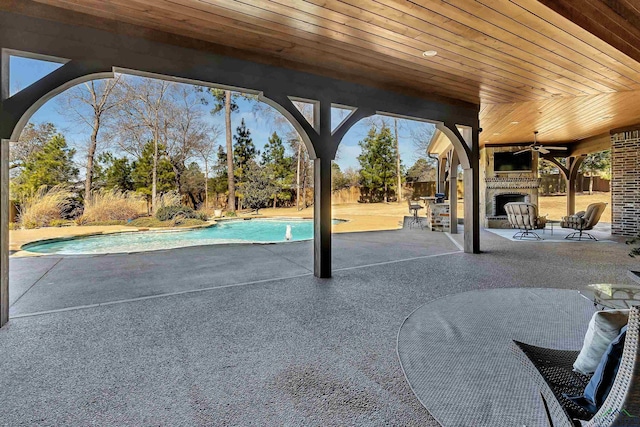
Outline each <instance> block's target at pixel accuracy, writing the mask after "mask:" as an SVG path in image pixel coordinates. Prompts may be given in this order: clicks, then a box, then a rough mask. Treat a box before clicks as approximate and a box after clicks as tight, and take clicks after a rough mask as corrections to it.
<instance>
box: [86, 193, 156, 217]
mask: <svg viewBox="0 0 640 427" xmlns="http://www.w3.org/2000/svg"><path fill="white" fill-rule="evenodd" d="M146 213H147V208H146V203H145V201H144V199H143V198H142V197H141V196H140V195H138V194H136V193H132V192H126V191H119V190H116V189H113V190H100V191H95V192H92V193H91V196H90V197H88V198H86V199H85V202H84V212H83V213H82V216H81V217H80V218H78V220H77V221H76V222H77V223H78V224H80V225H83V224H88V223H92V222H106V221H126V220H130V219H135V218H137V217H139V216H141V215H145V214H146Z"/></svg>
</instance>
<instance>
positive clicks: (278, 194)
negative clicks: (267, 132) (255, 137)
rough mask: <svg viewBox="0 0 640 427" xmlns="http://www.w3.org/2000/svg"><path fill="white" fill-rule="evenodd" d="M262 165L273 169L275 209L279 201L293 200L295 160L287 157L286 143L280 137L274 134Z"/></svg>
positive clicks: (265, 151)
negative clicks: (293, 166) (292, 187)
mask: <svg viewBox="0 0 640 427" xmlns="http://www.w3.org/2000/svg"><path fill="white" fill-rule="evenodd" d="M262 164H263V165H265V166H269V167H270V168H271V171H272V174H273V179H274V184H276V191H275V193H274V194H273V195H272V198H273V207H274V208H275V207H276V205H277V202H278V200H283V201H285V200H290V199H291V191H290V188H291V185H292V184H293V179H294V176H293V170H292V165H293V158H292V157H290V156H287V155H286V150H285V147H284V143H283V142H282V139H281V138H280V136H279V135H278V134H277V133H276V132H273V134H272V135H271V137H269V140H268V141H267V144H266V145H265V146H264V152H263V153H262Z"/></svg>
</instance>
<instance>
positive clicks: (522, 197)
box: [493, 193, 529, 216]
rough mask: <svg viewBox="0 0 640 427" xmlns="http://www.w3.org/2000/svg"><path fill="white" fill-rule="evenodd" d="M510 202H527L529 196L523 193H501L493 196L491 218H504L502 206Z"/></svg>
mask: <svg viewBox="0 0 640 427" xmlns="http://www.w3.org/2000/svg"><path fill="white" fill-rule="evenodd" d="M511 202H529V195H528V194H525V193H518V194H514V193H503V194H496V195H495V196H493V216H506V215H507V211H506V210H505V209H504V205H506V204H507V203H511Z"/></svg>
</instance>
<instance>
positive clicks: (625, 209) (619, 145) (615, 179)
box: [611, 130, 640, 236]
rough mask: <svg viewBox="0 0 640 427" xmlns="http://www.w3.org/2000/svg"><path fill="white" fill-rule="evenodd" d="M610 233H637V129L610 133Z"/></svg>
mask: <svg viewBox="0 0 640 427" xmlns="http://www.w3.org/2000/svg"><path fill="white" fill-rule="evenodd" d="M611 215H612V217H611V234H616V235H621V236H635V235H637V234H638V233H639V232H640V130H630V131H626V132H620V133H617V134H614V135H611Z"/></svg>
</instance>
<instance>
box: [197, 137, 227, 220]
mask: <svg viewBox="0 0 640 427" xmlns="http://www.w3.org/2000/svg"><path fill="white" fill-rule="evenodd" d="M220 135H222V131H221V130H220V128H219V127H217V126H210V127H209V128H208V132H207V135H206V137H204V138H202V140H201V141H200V143H199V144H197V145H196V146H195V151H196V153H197V154H198V155H199V156H200V158H201V159H202V161H203V162H204V206H205V209H208V208H209V162H210V161H211V160H212V158H213V157H214V156H216V154H217V153H218V144H217V141H218V138H220Z"/></svg>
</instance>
